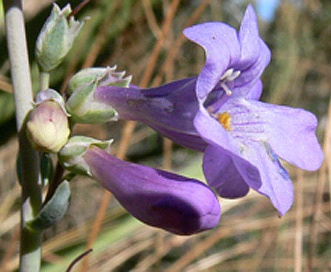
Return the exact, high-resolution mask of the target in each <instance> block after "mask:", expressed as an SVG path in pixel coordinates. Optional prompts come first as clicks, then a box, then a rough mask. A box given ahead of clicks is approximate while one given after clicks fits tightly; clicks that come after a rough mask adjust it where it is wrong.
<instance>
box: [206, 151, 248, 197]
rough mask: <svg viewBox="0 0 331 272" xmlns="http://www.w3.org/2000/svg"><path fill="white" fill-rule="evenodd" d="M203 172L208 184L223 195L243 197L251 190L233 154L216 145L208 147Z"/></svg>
mask: <svg viewBox="0 0 331 272" xmlns="http://www.w3.org/2000/svg"><path fill="white" fill-rule="evenodd" d="M203 172H204V174H205V177H206V180H207V182H208V184H209V185H210V186H211V187H212V188H214V189H215V190H216V191H217V193H218V194H219V195H220V196H221V197H225V198H238V197H243V196H245V195H246V194H247V193H248V191H249V186H248V185H247V183H246V182H245V180H244V179H243V177H242V176H241V174H240V173H239V172H238V169H237V167H236V165H235V164H234V161H233V159H232V157H231V155H229V154H227V152H225V151H224V150H222V149H220V148H218V147H216V146H213V145H209V146H208V147H207V148H206V150H205V154H204V157H203Z"/></svg>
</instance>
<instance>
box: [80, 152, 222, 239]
mask: <svg viewBox="0 0 331 272" xmlns="http://www.w3.org/2000/svg"><path fill="white" fill-rule="evenodd" d="M84 159H85V161H86V163H87V164H88V165H89V167H90V172H91V173H92V177H94V178H95V179H96V180H98V181H99V182H100V183H101V184H102V185H103V186H104V187H105V188H106V189H108V190H109V191H111V192H112V193H113V194H114V196H115V197H116V198H117V200H118V201H119V202H120V203H121V204H122V205H123V207H125V208H126V209H127V210H128V211H129V212H130V213H131V214H132V215H133V216H135V217H136V218H138V219H139V220H141V221H143V222H144V223H146V224H148V225H151V226H154V227H158V228H162V229H165V230H167V231H170V232H173V233H175V234H180V235H190V234H194V233H198V232H201V231H204V230H208V229H211V228H214V227H215V226H217V224H218V221H219V218H220V205H219V202H218V199H217V198H216V196H215V194H214V193H213V191H212V190H210V189H209V188H208V187H207V186H206V185H205V184H203V183H202V182H199V181H197V180H194V179H188V178H185V177H182V176H179V175H176V174H172V173H169V172H165V171H161V170H157V169H154V168H151V167H147V166H142V165H138V164H133V163H129V162H125V161H122V160H119V159H117V158H115V157H113V156H111V155H110V154H108V153H107V152H106V151H104V150H101V149H99V148H96V147H92V148H90V149H89V150H88V151H87V152H86V154H85V155H84Z"/></svg>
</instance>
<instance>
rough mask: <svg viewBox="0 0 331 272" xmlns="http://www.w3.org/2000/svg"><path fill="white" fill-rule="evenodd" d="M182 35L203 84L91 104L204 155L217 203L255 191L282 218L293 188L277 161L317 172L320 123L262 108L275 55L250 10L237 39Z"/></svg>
mask: <svg viewBox="0 0 331 272" xmlns="http://www.w3.org/2000/svg"><path fill="white" fill-rule="evenodd" d="M184 34H185V35H186V36H187V37H188V38H189V39H191V40H192V41H194V42H196V43H197V44H199V45H200V46H202V47H203V48H204V50H205V51H206V63H205V65H204V67H203V69H202V71H201V73H200V74H199V76H198V77H191V78H186V79H182V80H178V81H175V82H172V83H169V84H166V85H163V86H159V87H155V88H150V89H141V88H139V87H136V86H128V87H116V86H99V87H97V88H96V89H95V91H94V94H93V99H94V100H95V101H97V102H98V103H100V102H102V103H104V104H105V105H106V106H107V105H108V106H111V107H112V108H113V109H114V110H115V111H116V112H117V113H118V117H119V118H120V119H121V118H122V119H130V120H136V121H141V122H144V123H146V124H147V125H149V126H151V127H152V128H154V129H155V130H157V131H158V132H160V133H161V134H163V135H164V136H166V137H168V138H170V139H172V140H173V141H174V142H176V143H178V144H181V145H183V146H186V147H189V148H192V149H195V150H198V151H203V152H204V153H205V154H204V163H203V168H204V174H205V176H206V179H207V182H208V183H209V185H210V186H211V187H213V188H215V189H216V190H217V192H218V194H219V195H220V196H222V197H228V198H237V197H242V196H244V195H246V194H247V193H248V191H249V188H252V189H254V190H256V191H257V192H259V193H261V194H263V195H265V196H267V197H268V198H270V200H271V202H272V204H273V205H274V207H275V208H276V209H277V210H278V211H279V213H280V214H281V215H283V214H285V213H286V211H287V210H288V209H289V208H290V207H291V205H292V203H293V186H292V183H291V181H290V178H289V176H288V174H287V172H286V170H285V169H284V168H283V167H282V165H281V163H280V159H283V160H285V161H287V162H289V163H291V164H294V165H296V166H297V167H300V168H302V169H306V170H310V171H314V170H316V169H318V168H319V167H320V165H321V162H322V160H323V153H322V151H321V148H320V146H319V143H318V141H317V139H316V136H315V129H316V126H317V120H316V118H315V116H314V115H313V114H311V113H309V112H307V111H305V110H302V109H293V108H289V107H285V106H276V105H271V104H267V103H263V102H259V101H258V99H259V98H260V96H261V93H262V83H261V80H260V76H261V74H262V72H263V70H264V69H265V67H266V66H267V64H268V63H269V61H270V51H269V49H268V47H267V46H266V45H265V43H264V42H263V41H262V39H261V38H260V36H259V32H258V25H257V18H256V15H255V12H254V10H253V8H252V6H248V8H247V10H246V13H245V16H244V18H243V21H242V24H241V27H240V30H239V33H238V32H237V31H236V30H235V29H234V28H232V27H231V26H228V25H226V24H224V23H221V22H215V23H204V24H199V25H196V26H192V27H189V28H187V29H185V30H184ZM93 99H90V100H89V103H92V104H93V103H94V102H93ZM71 114H72V115H73V114H74V113H73V112H71Z"/></svg>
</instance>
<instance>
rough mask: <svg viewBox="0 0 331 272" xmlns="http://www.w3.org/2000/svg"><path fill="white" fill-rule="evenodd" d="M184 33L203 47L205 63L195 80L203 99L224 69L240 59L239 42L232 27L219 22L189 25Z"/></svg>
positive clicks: (199, 96) (198, 93)
mask: <svg viewBox="0 0 331 272" xmlns="http://www.w3.org/2000/svg"><path fill="white" fill-rule="evenodd" d="M183 33H184V35H185V36H186V37H187V38H189V39H190V40H192V41H193V42H195V43H197V44H199V45H200V46H202V47H203V49H204V50H205V52H206V63H205V66H204V67H203V68H202V71H201V73H200V75H199V77H198V81H197V95H198V98H199V99H204V98H206V96H207V95H208V93H209V92H211V90H212V89H213V88H214V87H215V85H216V84H217V83H218V82H219V81H220V79H221V77H222V76H223V74H224V73H225V72H226V70H228V69H230V68H232V66H235V65H236V63H237V61H238V60H239V59H240V44H239V40H238V35H237V32H236V30H235V29H234V28H232V27H230V26H229V25H227V24H224V23H220V22H208V23H203V24H199V25H195V26H191V27H189V28H186V29H185V30H184V32H183Z"/></svg>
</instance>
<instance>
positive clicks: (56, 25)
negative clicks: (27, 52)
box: [36, 4, 84, 72]
mask: <svg viewBox="0 0 331 272" xmlns="http://www.w3.org/2000/svg"><path fill="white" fill-rule="evenodd" d="M71 12H72V11H71V7H70V5H69V4H68V5H66V6H65V7H64V8H63V9H62V10H61V9H60V8H59V6H58V5H56V4H53V9H52V12H51V15H50V16H49V17H48V19H47V21H46V22H45V24H44V26H43V28H42V30H41V32H40V34H39V36H38V39H37V43H36V60H37V63H38V65H39V68H40V70H41V71H42V72H49V71H51V70H53V69H54V68H55V67H57V66H58V65H59V64H60V63H61V62H62V60H63V58H64V57H65V56H66V55H67V53H68V52H69V50H70V49H71V47H72V44H73V42H74V40H75V38H76V36H77V35H78V33H79V31H80V30H81V28H82V26H83V25H84V21H82V22H79V21H76V20H75V19H74V17H73V16H70V14H71Z"/></svg>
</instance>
